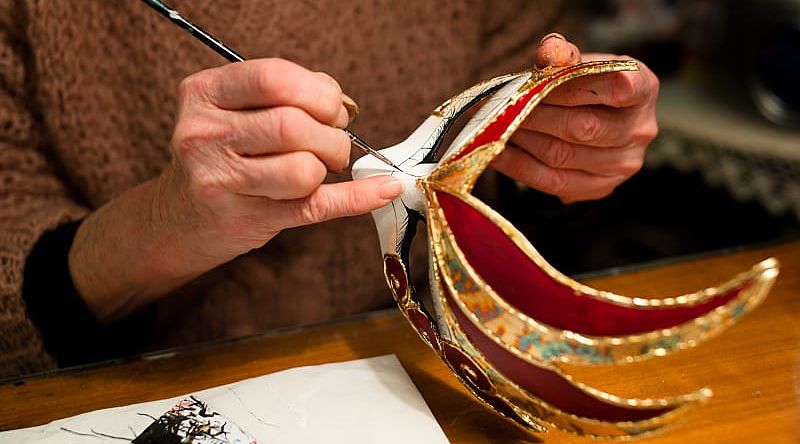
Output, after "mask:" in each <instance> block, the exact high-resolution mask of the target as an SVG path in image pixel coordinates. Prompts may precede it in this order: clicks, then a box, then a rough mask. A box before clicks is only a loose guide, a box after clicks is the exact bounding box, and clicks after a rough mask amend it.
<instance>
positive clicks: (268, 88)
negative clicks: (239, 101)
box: [252, 57, 294, 103]
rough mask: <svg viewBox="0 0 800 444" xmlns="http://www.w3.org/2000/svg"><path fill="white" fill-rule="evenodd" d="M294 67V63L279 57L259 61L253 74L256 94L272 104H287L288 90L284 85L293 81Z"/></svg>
mask: <svg viewBox="0 0 800 444" xmlns="http://www.w3.org/2000/svg"><path fill="white" fill-rule="evenodd" d="M293 66H294V64H293V63H292V62H290V61H288V60H285V59H281V58H277V57H272V58H266V59H261V60H259V61H258V63H257V64H255V65H254V66H253V72H252V75H253V76H254V78H253V85H254V87H255V89H256V92H257V93H258V94H260V95H261V96H263V97H266V98H268V99H269V100H270V101H271V102H276V103H284V102H286V100H287V99H288V97H287V94H288V89H287V88H285V87H284V84H285V83H287V82H291V81H292V78H293V77H294V76H293V74H292V68H293Z"/></svg>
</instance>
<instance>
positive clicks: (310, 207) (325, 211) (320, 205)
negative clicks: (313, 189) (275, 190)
mask: <svg viewBox="0 0 800 444" xmlns="http://www.w3.org/2000/svg"><path fill="white" fill-rule="evenodd" d="M297 208H298V210H297V211H298V213H297V215H296V217H297V220H298V221H299V222H300V223H301V224H311V223H315V222H322V221H324V220H327V219H328V218H329V214H330V211H331V210H330V208H331V202H330V197H329V196H328V195H327V194H325V193H314V194H312V195H311V196H309V197H308V198H306V199H305V201H304V202H303V203H302V204H301V205H299V206H298V207H297Z"/></svg>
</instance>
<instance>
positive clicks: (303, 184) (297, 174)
mask: <svg viewBox="0 0 800 444" xmlns="http://www.w3.org/2000/svg"><path fill="white" fill-rule="evenodd" d="M291 159H292V162H290V163H289V165H288V166H287V172H288V177H287V182H288V186H289V187H290V188H292V189H294V190H296V191H297V193H298V194H300V195H303V196H308V195H309V194H311V193H312V192H313V191H314V190H316V189H317V188H319V186H320V185H321V184H322V181H323V180H325V167H324V166H322V164H321V163H320V162H319V160H317V158H316V156H314V155H313V154H311V153H308V152H297V153H294V155H293V156H292V157H291Z"/></svg>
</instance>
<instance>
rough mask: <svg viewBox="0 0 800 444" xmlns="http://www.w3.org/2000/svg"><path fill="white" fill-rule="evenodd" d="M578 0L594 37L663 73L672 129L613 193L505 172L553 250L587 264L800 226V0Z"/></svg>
mask: <svg viewBox="0 0 800 444" xmlns="http://www.w3.org/2000/svg"><path fill="white" fill-rule="evenodd" d="M568 3H569V4H570V6H569V8H574V10H573V11H569V14H565V15H566V16H570V17H577V19H575V21H574V22H573V23H570V24H568V28H571V29H573V30H574V31H573V32H571V33H570V34H568V37H569V38H570V39H571V40H576V41H578V42H579V43H580V46H581V48H582V50H584V51H586V52H611V53H616V54H627V55H630V56H633V57H636V58H638V59H640V60H642V61H644V62H645V63H646V64H647V65H648V66H649V67H651V69H653V70H654V71H655V72H656V74H657V75H658V76H659V78H660V79H661V90H660V94H659V102H658V119H659V128H660V132H659V136H658V138H657V139H656V140H655V142H654V143H653V144H652V145H651V147H650V149H649V150H648V154H647V157H646V160H645V165H644V168H643V170H642V171H641V172H640V173H638V174H637V175H635V176H634V177H633V178H632V179H631V180H629V181H627V182H625V183H624V184H623V185H621V186H620V187H619V188H618V189H617V190H616V191H615V192H614V193H613V194H612V195H611V196H610V197H608V198H606V199H603V200H601V201H597V202H584V203H578V204H573V205H562V204H561V203H560V202H558V201H557V200H555V199H553V198H552V197H549V196H546V195H543V194H540V193H537V192H535V191H532V190H529V189H523V188H520V187H517V186H516V185H515V184H514V183H513V182H511V181H509V180H504V181H503V182H502V185H501V186H502V187H503V188H504V192H503V193H501V195H502V196H504V197H503V202H501V203H500V204H499V209H500V211H501V212H502V213H503V214H504V215H506V216H507V217H508V218H509V219H511V221H512V222H513V223H514V224H515V225H516V226H517V227H519V228H520V229H521V230H522V231H523V232H524V233H525V234H526V235H527V236H528V238H529V239H530V240H531V242H532V243H533V244H534V245H535V246H536V247H537V248H538V249H539V250H540V251H541V252H542V254H543V255H544V256H545V257H546V258H547V259H548V260H549V261H550V262H551V263H553V265H555V266H556V268H558V269H560V270H562V271H564V272H566V273H568V274H573V275H574V274H583V275H586V274H593V273H596V272H600V273H608V272H609V268H617V267H620V268H625V267H627V266H631V265H633V264H641V263H642V262H649V261H664V260H667V261H669V260H677V259H678V258H681V257H685V256H691V255H702V254H704V253H710V252H719V251H720V250H726V249H740V248H747V247H748V246H753V245H763V244H767V243H776V242H787V241H791V240H797V239H800V223H799V222H800V86H798V83H800V0H759V1H756V0H737V1H733V0H730V1H723V0H674V1H668V0H601V1H583V2H568ZM501 180H502V179H501ZM531 209H535V210H534V211H532V210H531Z"/></svg>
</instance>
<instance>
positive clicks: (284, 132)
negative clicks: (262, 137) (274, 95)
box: [270, 107, 307, 148]
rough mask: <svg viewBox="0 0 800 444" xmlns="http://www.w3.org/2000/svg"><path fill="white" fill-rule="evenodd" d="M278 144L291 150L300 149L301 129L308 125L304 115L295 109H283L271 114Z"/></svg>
mask: <svg viewBox="0 0 800 444" xmlns="http://www.w3.org/2000/svg"><path fill="white" fill-rule="evenodd" d="M270 114H271V116H272V117H273V119H274V122H273V126H274V131H275V136H276V138H277V139H278V143H280V144H281V145H284V146H288V147H291V148H300V146H299V144H300V133H301V128H303V126H304V125H305V124H306V123H307V122H306V121H305V120H306V119H305V115H304V113H303V112H302V111H301V110H299V109H297V108H293V107H281V108H277V109H275V110H274V111H273V112H272V113H270Z"/></svg>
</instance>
